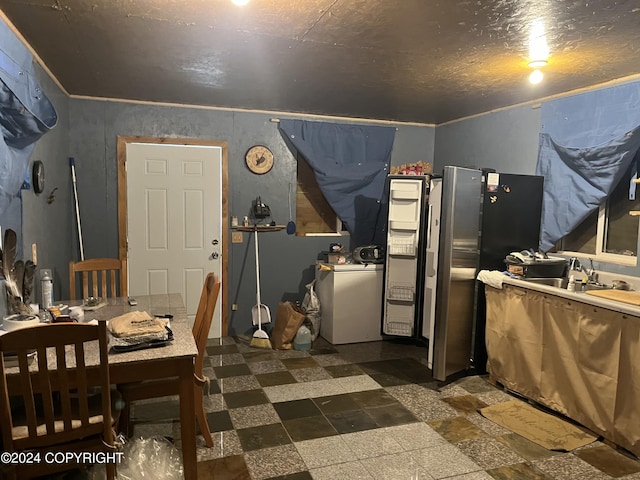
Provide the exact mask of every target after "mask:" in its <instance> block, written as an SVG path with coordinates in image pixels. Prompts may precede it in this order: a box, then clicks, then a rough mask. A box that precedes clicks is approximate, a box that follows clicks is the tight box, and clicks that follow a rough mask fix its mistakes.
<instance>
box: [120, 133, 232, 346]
mask: <svg viewBox="0 0 640 480" xmlns="http://www.w3.org/2000/svg"><path fill="white" fill-rule="evenodd" d="M128 143H151V144H159V145H196V146H206V147H219V148H221V149H222V172H221V177H222V178H221V182H222V189H221V192H220V196H221V198H220V202H221V207H222V217H221V221H222V233H221V235H222V240H223V241H222V262H221V268H222V307H221V308H222V310H221V312H220V316H221V319H222V325H221V335H222V336H223V337H224V336H226V335H228V328H229V325H228V314H227V294H228V288H227V284H228V281H227V279H228V258H229V242H228V241H227V240H228V238H229V204H228V200H227V199H228V198H229V195H228V193H229V169H228V160H229V146H228V144H227V142H222V141H212V140H200V139H197V138H165V137H138V136H125V135H118V145H117V156H118V255H119V257H120V259H121V260H124V261H125V262H127V265H128V245H127V238H128V235H127V233H128V232H127V168H126V163H127V144H128Z"/></svg>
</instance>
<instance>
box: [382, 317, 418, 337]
mask: <svg viewBox="0 0 640 480" xmlns="http://www.w3.org/2000/svg"><path fill="white" fill-rule="evenodd" d="M384 333H386V334H387V335H401V336H405V337H410V336H411V335H412V334H413V320H411V321H403V320H402V319H390V320H389V321H387V323H386V325H385V329H384Z"/></svg>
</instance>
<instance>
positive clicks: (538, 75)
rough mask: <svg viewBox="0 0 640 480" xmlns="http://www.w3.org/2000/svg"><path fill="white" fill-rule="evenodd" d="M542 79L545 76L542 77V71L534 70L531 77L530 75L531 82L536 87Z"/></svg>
mask: <svg viewBox="0 0 640 480" xmlns="http://www.w3.org/2000/svg"><path fill="white" fill-rule="evenodd" d="M542 77H544V75H542V72H541V71H540V70H534V71H533V72H531V75H529V82H531V83H532V84H534V85H536V84H538V83H540V82H541V81H542Z"/></svg>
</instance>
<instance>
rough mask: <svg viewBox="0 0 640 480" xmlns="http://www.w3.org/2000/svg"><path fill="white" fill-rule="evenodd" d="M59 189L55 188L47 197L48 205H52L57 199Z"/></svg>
mask: <svg viewBox="0 0 640 480" xmlns="http://www.w3.org/2000/svg"><path fill="white" fill-rule="evenodd" d="M57 189H58V187H56V188H54V189H53V190H51V193H50V194H49V196H48V197H47V203H48V204H49V205H51V204H52V203H53V202H54V201H55V199H56V190H57Z"/></svg>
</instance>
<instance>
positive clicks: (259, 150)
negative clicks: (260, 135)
mask: <svg viewBox="0 0 640 480" xmlns="http://www.w3.org/2000/svg"><path fill="white" fill-rule="evenodd" d="M244 159H245V162H247V167H249V170H251V171H252V172H253V173H257V174H258V175H262V174H263V173H267V172H268V171H269V170H271V169H272V168H273V153H271V150H269V149H268V148H267V147H265V146H264V145H255V146H253V147H251V148H250V149H249V150H247V153H246V155H245V156H244Z"/></svg>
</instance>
